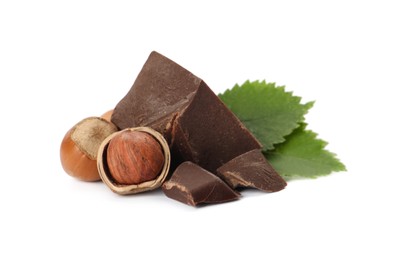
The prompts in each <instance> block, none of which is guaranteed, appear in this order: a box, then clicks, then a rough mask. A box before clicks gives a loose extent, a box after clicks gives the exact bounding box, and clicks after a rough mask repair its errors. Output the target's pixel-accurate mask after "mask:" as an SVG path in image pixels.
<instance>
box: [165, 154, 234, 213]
mask: <svg viewBox="0 0 397 260" xmlns="http://www.w3.org/2000/svg"><path fill="white" fill-rule="evenodd" d="M162 189H163V191H164V193H165V195H166V196H167V197H169V198H171V199H174V200H177V201H180V202H182V203H185V204H188V205H192V206H196V205H197V204H202V203H220V202H227V201H231V200H236V199H238V198H239V194H238V193H236V192H235V191H233V189H231V188H230V187H229V186H228V185H227V184H226V183H225V182H223V181H222V180H221V179H220V178H218V177H217V176H215V175H213V174H212V173H210V172H208V171H206V170H205V169H203V168H201V167H200V166H198V165H197V164H194V163H192V162H188V161H187V162H184V163H182V164H180V165H179V166H178V168H176V170H175V172H174V174H173V175H172V177H171V178H170V179H169V180H168V181H166V182H165V183H164V184H163V186H162Z"/></svg>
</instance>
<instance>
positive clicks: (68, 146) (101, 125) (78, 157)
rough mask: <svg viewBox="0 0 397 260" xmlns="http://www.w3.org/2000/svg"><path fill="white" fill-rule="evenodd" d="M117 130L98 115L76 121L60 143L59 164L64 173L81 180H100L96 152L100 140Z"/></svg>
mask: <svg viewBox="0 0 397 260" xmlns="http://www.w3.org/2000/svg"><path fill="white" fill-rule="evenodd" d="M116 131H117V127H116V126H115V125H114V124H112V123H110V122H109V121H106V120H105V119H103V118H100V117H88V118H86V119H83V120H82V121H80V122H78V123H77V124H76V125H75V126H73V127H72V128H71V129H70V130H69V131H68V132H67V133H66V134H65V137H64V138H63V140H62V143H61V149H60V157H61V164H62V167H63V169H64V170H65V172H66V173H68V174H69V175H70V176H73V177H75V178H78V179H80V180H83V181H98V180H100V177H99V173H98V168H97V162H96V159H97V153H98V149H99V146H100V144H101V143H102V141H103V140H104V139H105V138H106V137H108V136H109V135H110V134H112V133H114V132H116Z"/></svg>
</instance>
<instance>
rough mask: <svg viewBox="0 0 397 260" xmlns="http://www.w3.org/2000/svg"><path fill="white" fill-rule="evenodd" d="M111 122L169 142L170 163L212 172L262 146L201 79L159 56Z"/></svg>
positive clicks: (152, 58) (149, 63)
mask: <svg viewBox="0 0 397 260" xmlns="http://www.w3.org/2000/svg"><path fill="white" fill-rule="evenodd" d="M111 120H112V122H113V123H114V124H115V125H116V126H117V127H119V128H120V129H124V128H128V127H136V126H148V127H151V128H154V129H155V130H157V131H159V132H160V133H162V134H163V136H164V137H165V138H166V140H167V142H168V143H169V145H170V148H171V154H172V158H173V159H172V160H173V161H174V162H183V161H192V162H194V163H196V164H198V165H200V166H201V167H203V168H205V169H206V170H208V171H210V172H215V171H216V169H217V168H219V167H220V166H221V165H223V164H224V163H226V162H228V161H230V160H232V159H233V158H235V157H236V156H238V155H241V154H243V153H246V152H248V151H251V150H253V149H258V148H260V147H261V144H260V143H259V142H258V141H257V140H256V139H255V137H254V136H253V135H252V134H251V133H250V132H249V131H248V129H247V128H246V127H245V126H244V125H243V124H242V123H241V122H240V121H239V120H238V119H237V117H236V116H235V115H234V114H233V113H232V112H231V111H230V110H229V109H228V108H227V107H226V106H225V105H224V104H223V103H222V101H221V100H220V99H219V98H218V97H217V96H216V95H215V93H213V92H212V91H211V89H210V88H209V87H208V86H207V84H206V83H205V82H204V81H203V80H201V79H200V78H198V77H196V76H195V75H193V74H192V73H190V72H189V71H187V70H186V69H184V68H183V67H181V66H179V65H178V64H176V63H175V62H173V61H171V60H170V59H168V58H166V57H164V56H163V55H161V54H159V53H157V52H152V53H151V54H150V56H149V58H148V60H147V61H146V63H145V64H144V66H143V68H142V70H141V72H140V73H139V75H138V77H137V79H136V80H135V82H134V84H133V86H132V88H131V90H130V91H129V92H128V94H127V95H126V96H125V97H124V98H123V99H122V100H121V101H120V102H119V103H118V104H117V106H116V107H115V109H114V112H113V115H112V118H111Z"/></svg>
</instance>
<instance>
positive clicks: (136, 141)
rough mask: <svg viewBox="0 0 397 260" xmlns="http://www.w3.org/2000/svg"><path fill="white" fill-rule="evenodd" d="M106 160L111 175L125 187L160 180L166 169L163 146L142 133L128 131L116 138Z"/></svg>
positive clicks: (110, 144) (112, 141)
mask: <svg viewBox="0 0 397 260" xmlns="http://www.w3.org/2000/svg"><path fill="white" fill-rule="evenodd" d="M106 157H107V159H106V160H107V165H108V167H109V171H110V175H111V176H112V178H113V179H114V181H115V182H116V183H118V184H123V185H131V184H140V183H143V182H146V181H150V180H153V179H156V177H157V176H158V175H159V174H160V172H161V170H162V168H163V165H164V154H163V150H162V147H161V145H160V144H159V143H158V142H157V140H156V139H155V138H153V136H151V135H150V134H148V133H145V132H140V131H125V132H121V133H120V134H118V135H116V136H115V137H114V138H112V140H111V141H110V142H109V146H108V148H107V156H106Z"/></svg>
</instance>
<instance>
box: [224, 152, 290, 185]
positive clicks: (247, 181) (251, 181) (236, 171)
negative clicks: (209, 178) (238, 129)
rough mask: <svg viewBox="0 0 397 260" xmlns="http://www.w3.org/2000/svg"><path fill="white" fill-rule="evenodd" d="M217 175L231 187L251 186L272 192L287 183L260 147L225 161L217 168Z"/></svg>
mask: <svg viewBox="0 0 397 260" xmlns="http://www.w3.org/2000/svg"><path fill="white" fill-rule="evenodd" d="M217 175H218V176H219V177H221V179H223V180H224V181H225V182H227V184H229V185H230V186H231V187H233V188H237V187H251V188H256V189H259V190H263V191H267V192H274V191H279V190H282V189H284V187H285V186H286V185H287V183H286V182H285V181H284V180H283V178H281V177H280V175H278V173H277V172H276V171H275V170H274V169H273V167H272V166H271V165H270V163H269V162H268V161H267V160H266V158H265V157H264V156H263V154H262V152H261V150H260V149H255V150H252V151H249V152H247V153H244V154H242V155H240V156H237V157H236V158H234V159H232V160H230V161H229V162H227V163H225V164H224V165H222V166H221V167H219V168H218V170H217Z"/></svg>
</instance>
